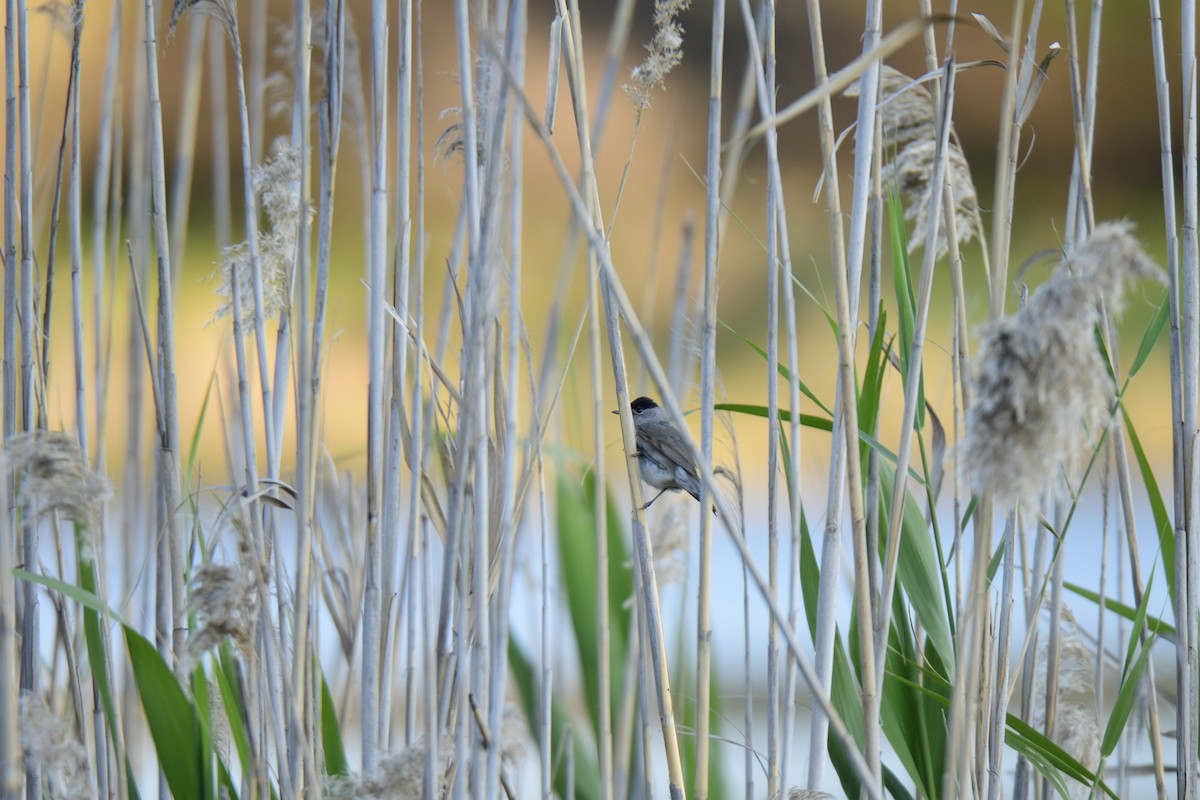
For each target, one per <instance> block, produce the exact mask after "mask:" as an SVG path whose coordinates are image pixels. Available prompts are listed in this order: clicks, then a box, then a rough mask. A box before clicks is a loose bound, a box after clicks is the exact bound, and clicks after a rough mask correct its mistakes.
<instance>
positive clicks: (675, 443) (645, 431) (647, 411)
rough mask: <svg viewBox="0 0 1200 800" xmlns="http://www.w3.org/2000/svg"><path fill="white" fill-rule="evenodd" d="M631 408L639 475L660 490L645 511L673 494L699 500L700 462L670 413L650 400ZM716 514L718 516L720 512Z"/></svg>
mask: <svg viewBox="0 0 1200 800" xmlns="http://www.w3.org/2000/svg"><path fill="white" fill-rule="evenodd" d="M629 409H630V410H631V411H632V412H633V429H634V432H635V433H636V435H637V437H636V438H637V452H636V456H637V460H638V475H640V476H641V478H642V480H643V481H644V482H646V483H647V484H649V485H650V486H653V487H654V488H655V489H658V490H659V492H658V494H656V495H654V497H653V498H651V499H650V502H649V503H646V504H645V505H644V506H642V510H645V509H647V508H649V507H650V504H651V503H653V502H654V501H655V500H657V499H658V498H660V497H662V496H663V494H664V493H666V492H672V491H683V492H687V493H688V494H690V495H691V496H692V497H694V498H696V500H697V501H699V500H700V473H699V471H698V470H697V469H696V461H695V459H693V458H692V454H691V451H690V449H689V448H688V446H687V442H685V441H684V438H683V434H682V433H680V432H679V429H678V428H676V427H675V425H674V424H673V423H672V422H671V420H670V418H669V417H668V416H667V412H666V411H664V410H663V409H661V408H659V405H658V403H656V402H654V401H653V400H651V399H650V398H649V397H639V398H637V399H635V400H634V401H633V402H632V403H630V404H629ZM613 413H614V414H617V413H619V412H617V411H614V412H613ZM713 511H714V513H715V512H716V509H715V508H714V509H713Z"/></svg>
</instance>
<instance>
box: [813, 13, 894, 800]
mask: <svg viewBox="0 0 1200 800" xmlns="http://www.w3.org/2000/svg"><path fill="white" fill-rule="evenodd" d="M808 18H809V35H810V37H811V39H812V44H813V66H814V69H815V70H816V76H817V84H818V86H821V85H824V84H827V83H828V81H829V76H828V73H827V71H826V67H825V44H824V39H823V37H822V32H821V7H820V2H819V0H808ZM818 121H819V130H820V138H821V154H822V158H823V161H824V169H825V197H826V207H827V209H828V216H829V242H830V247H831V248H832V253H833V264H832V268H833V274H834V288H835V300H836V304H837V327H838V331H837V334H838V383H839V387H840V395H839V397H840V404H839V406H838V409H837V410H838V412H839V413H838V417H839V418H840V420H841V425H842V432H843V435H844V436H845V439H846V444H845V448H846V466H847V471H848V475H847V488H848V489H849V492H850V523H851V527H852V535H853V537H854V573H855V575H856V576H857V580H856V581H855V586H856V589H857V592H856V602H857V611H858V632H859V637H860V638H861V639H862V641H861V645H860V651H861V654H862V655H861V660H862V663H861V672H860V676H861V681H862V707H863V721H864V742H863V756H864V757H865V759H866V761H867V765H868V767H869V769H870V775H871V776H872V777H873V778H874V780H875V782H876V783H881V782H882V777H881V776H882V773H881V769H880V763H879V729H878V726H877V725H875V724H874V721H875V720H877V719H878V716H879V709H878V703H879V697H878V694H877V693H876V688H875V687H876V685H877V683H876V675H875V673H876V664H875V657H874V649H875V648H874V641H873V637H872V635H871V631H872V630H873V628H874V621H873V620H872V618H871V597H870V592H869V586H870V581H869V579H868V575H869V571H870V566H869V565H870V557H869V553H868V547H867V539H866V536H867V531H866V514H865V511H864V510H863V486H862V466H861V463H860V462H861V459H860V453H859V447H858V408H857V405H856V397H855V393H854V391H852V387H854V385H855V379H854V333H855V316H854V315H853V314H852V310H851V309H852V308H853V307H854V306H856V305H857V300H856V299H855V298H852V297H851V296H850V285H849V275H848V274H847V269H846V245H845V235H844V232H843V226H842V212H841V195H840V189H839V186H838V172H837V160H836V152H835V150H834V136H833V114H832V109H831V104H830V101H829V97H828V95H826V96H825V97H824V98H823V99H822V100H821V102H820V105H819V107H818ZM852 303H853V304H854V306H852ZM830 491H831V492H832V491H841V487H840V486H837V485H836V482H835V484H834V485H831V486H830ZM825 574H826V573H825V572H824V571H822V575H825ZM828 579H829V580H836V579H837V576H836V575H829V576H828Z"/></svg>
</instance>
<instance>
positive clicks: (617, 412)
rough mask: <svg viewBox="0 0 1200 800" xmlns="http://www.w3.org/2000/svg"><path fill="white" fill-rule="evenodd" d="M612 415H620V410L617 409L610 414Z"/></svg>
mask: <svg viewBox="0 0 1200 800" xmlns="http://www.w3.org/2000/svg"><path fill="white" fill-rule="evenodd" d="M612 413H614V414H620V413H621V409H619V408H618V409H617V410H616V411H614V412H612Z"/></svg>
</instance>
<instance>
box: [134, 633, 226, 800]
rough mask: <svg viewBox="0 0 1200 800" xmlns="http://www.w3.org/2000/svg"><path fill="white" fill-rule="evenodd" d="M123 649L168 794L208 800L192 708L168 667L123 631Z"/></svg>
mask: <svg viewBox="0 0 1200 800" xmlns="http://www.w3.org/2000/svg"><path fill="white" fill-rule="evenodd" d="M125 646H126V648H127V649H128V651H129V664H130V667H131V668H132V670H133V682H134V685H135V686H136V687H137V692H138V696H139V697H140V698H141V700H142V711H143V712H144V713H145V715H146V725H147V727H148V728H149V729H150V738H151V739H153V740H154V749H155V750H156V751H157V752H158V766H159V769H160V770H162V774H163V777H164V778H165V779H166V781H167V786H168V787H169V788H170V789H171V796H172V797H174V798H175V800H201V798H205V797H207V796H208V791H207V788H206V787H207V786H208V782H207V781H206V780H205V775H204V768H203V764H202V749H201V740H200V736H201V734H200V725H199V720H198V719H197V716H196V709H195V708H194V707H193V706H192V704H191V703H190V702H189V701H188V699H187V696H186V695H184V693H183V689H182V688H180V686H179V683H178V682H177V681H176V680H175V676H174V675H173V674H172V673H171V668H170V667H168V666H167V664H166V662H165V661H163V658H162V656H161V655H159V653H158V651H157V650H155V649H154V645H152V644H150V642H149V641H148V640H147V639H146V638H145V637H143V636H142V635H141V634H140V633H138V632H137V631H135V630H134V629H133V628H130V627H126V628H125Z"/></svg>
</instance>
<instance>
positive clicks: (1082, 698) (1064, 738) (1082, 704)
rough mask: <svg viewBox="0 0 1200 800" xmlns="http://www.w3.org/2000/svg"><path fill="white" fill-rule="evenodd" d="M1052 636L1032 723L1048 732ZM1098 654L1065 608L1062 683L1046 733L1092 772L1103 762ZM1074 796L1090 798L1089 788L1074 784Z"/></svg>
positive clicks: (1043, 644) (1039, 668) (1044, 647)
mask: <svg viewBox="0 0 1200 800" xmlns="http://www.w3.org/2000/svg"><path fill="white" fill-rule="evenodd" d="M1049 642H1050V637H1049V636H1042V637H1041V639H1040V644H1039V645H1038V650H1037V660H1036V667H1035V668H1034V673H1033V686H1032V690H1033V691H1032V695H1031V696H1032V711H1031V713H1030V718H1029V720H1028V722H1029V724H1030V725H1032V726H1033V727H1034V728H1036V729H1037V730H1039V731H1045V730H1046V702H1045V700H1046V672H1047V670H1048V669H1049V661H1050V659H1049V655H1050V654H1049V650H1048V648H1049ZM1095 658H1096V654H1095V653H1094V652H1092V650H1091V648H1089V647H1088V646H1087V645H1086V644H1084V642H1083V636H1082V634H1081V632H1080V630H1079V624H1078V623H1077V622H1076V621H1075V617H1074V615H1072V614H1071V611H1070V609H1068V608H1067V607H1066V606H1063V609H1062V617H1061V624H1060V626H1059V650H1058V680H1057V683H1056V684H1055V686H1056V687H1057V691H1056V702H1055V712H1054V729H1053V730H1051V731H1046V733H1047V735H1048V736H1049V737H1050V739H1051V740H1052V741H1054V743H1055V744H1057V745H1058V746H1059V747H1061V748H1062V749H1063V750H1065V751H1067V753H1069V754H1070V755H1071V756H1072V757H1073V758H1074V759H1075V760H1076V761H1078V762H1079V763H1080V764H1083V765H1084V766H1085V767H1087V768H1088V769H1089V770H1095V769H1096V767H1097V765H1099V763H1100V740H1101V736H1102V733H1101V730H1100V717H1099V715H1098V714H1097V712H1096V688H1095V687H1096V682H1095V676H1094V673H1093V671H1092V665H1093V663H1095ZM1069 785H1070V786H1071V796H1072V797H1086V796H1087V795H1088V787H1086V786H1084V785H1083V784H1080V783H1078V782H1075V781H1072V782H1071V783H1070V784H1069Z"/></svg>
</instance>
